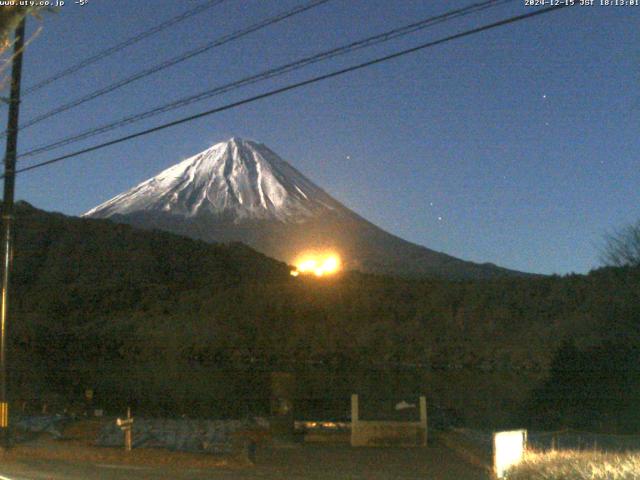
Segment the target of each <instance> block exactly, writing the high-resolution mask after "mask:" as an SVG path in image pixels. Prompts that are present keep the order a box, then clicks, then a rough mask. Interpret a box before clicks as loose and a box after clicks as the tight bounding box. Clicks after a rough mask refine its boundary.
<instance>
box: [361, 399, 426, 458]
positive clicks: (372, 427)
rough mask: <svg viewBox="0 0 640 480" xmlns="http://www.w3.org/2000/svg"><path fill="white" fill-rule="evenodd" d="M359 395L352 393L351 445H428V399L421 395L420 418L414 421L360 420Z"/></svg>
mask: <svg viewBox="0 0 640 480" xmlns="http://www.w3.org/2000/svg"><path fill="white" fill-rule="evenodd" d="M359 414H360V409H359V405H358V395H356V394H353V395H351V446H353V447H377V446H391V445H394V446H402V447H424V446H426V445H427V400H426V398H425V397H423V396H421V397H420V419H419V420H416V421H414V422H403V421H384V420H360V418H359Z"/></svg>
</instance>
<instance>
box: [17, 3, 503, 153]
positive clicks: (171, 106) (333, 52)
mask: <svg viewBox="0 0 640 480" xmlns="http://www.w3.org/2000/svg"><path fill="white" fill-rule="evenodd" d="M513 1H514V0H488V1H484V2H480V3H476V4H473V5H469V6H467V7H464V8H460V9H457V10H453V11H450V12H447V13H444V14H441V15H437V16H434V17H429V18H426V19H424V20H421V21H419V22H414V23H411V24H409V25H406V26H403V27H399V28H395V29H392V30H389V31H387V32H384V33H381V34H377V35H374V36H371V37H368V38H365V39H363V40H358V41H355V42H352V43H350V44H347V45H345V46H342V47H338V48H333V49H330V50H326V51H323V52H320V53H317V54H314V55H311V56H308V57H304V58H302V59H300V60H297V61H295V62H291V63H287V64H285V65H282V66H279V67H276V68H272V69H269V70H266V71H263V72H261V73H258V74H256V75H252V76H249V77H245V78H242V79H240V80H236V81H233V82H231V83H227V84H224V85H221V86H218V87H215V88H213V89H209V90H205V91H204V92H200V93H198V94H195V95H190V96H188V97H184V98H181V99H178V100H175V101H173V102H170V103H167V104H164V105H161V106H159V107H156V108H153V109H151V110H147V111H145V112H141V113H137V114H134V115H130V116H127V117H124V118H121V119H120V120H117V121H115V122H111V123H108V124H105V125H102V126H99V127H96V128H92V129H89V130H85V131H84V132H80V133H78V134H75V135H71V136H68V137H65V138H62V139H60V140H57V141H56V142H54V143H51V144H47V145H44V146H40V147H37V148H35V149H33V150H30V151H27V152H25V153H23V154H22V155H20V156H19V158H22V159H24V158H25V157H30V156H34V155H39V154H41V153H44V152H47V151H50V150H54V149H57V148H60V147H63V146H66V145H70V144H73V143H76V142H79V141H81V140H85V139H87V138H90V137H93V136H96V135H99V134H101V133H106V132H109V131H111V130H114V129H116V128H119V127H122V126H125V125H129V124H132V123H136V122H138V121H141V120H145V119H148V118H151V117H154V116H156V115H159V114H161V113H165V112H168V111H171V110H175V109H177V108H181V107H184V106H187V105H190V104H192V103H195V102H199V101H202V100H206V99H208V98H211V97H214V96H217V95H220V94H223V93H227V92H230V91H232V90H236V89H238V88H241V87H244V86H247V85H251V84H255V83H258V82H261V81H264V80H267V79H270V78H274V77H277V76H280V75H283V74H286V73H289V72H292V71H294V70H298V69H300V68H303V67H306V66H308V65H311V64H314V63H318V62H321V61H325V60H329V59H331V58H334V57H337V56H340V55H345V54H347V53H351V52H354V51H356V50H360V49H363V48H368V47H372V46H374V45H378V44H380V43H383V42H387V41H390V40H393V39H396V38H399V37H402V36H405V35H409V34H411V33H415V32H417V31H420V30H423V29H425V28H427V27H431V26H434V25H437V24H440V23H444V22H446V21H450V20H453V19H455V18H459V17H462V16H465V15H469V14H471V13H477V12H480V11H483V10H486V9H488V8H493V7H496V6H499V5H502V4H505V3H509V2H513Z"/></svg>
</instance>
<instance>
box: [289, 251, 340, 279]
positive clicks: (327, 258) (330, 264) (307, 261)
mask: <svg viewBox="0 0 640 480" xmlns="http://www.w3.org/2000/svg"><path fill="white" fill-rule="evenodd" d="M295 266H296V269H295V270H293V271H291V275H293V276H294V277H297V276H298V275H300V274H301V273H302V274H311V275H315V276H316V277H324V276H326V275H333V274H335V273H337V272H339V271H340V269H341V267H342V263H341V261H340V257H339V256H338V255H336V254H335V253H327V254H309V253H308V254H304V255H302V256H300V257H299V258H298V260H297V261H296V262H295Z"/></svg>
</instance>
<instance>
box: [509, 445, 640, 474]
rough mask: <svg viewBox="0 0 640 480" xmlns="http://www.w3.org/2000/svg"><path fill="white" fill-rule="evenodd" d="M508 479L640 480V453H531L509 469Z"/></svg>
mask: <svg viewBox="0 0 640 480" xmlns="http://www.w3.org/2000/svg"><path fill="white" fill-rule="evenodd" d="M507 478H508V479H509V480H543V479H544V480H587V479H589V480H601V479H602V480H605V479H606V480H630V479H640V453H635V452H630V453H603V452H596V451H575V450H568V451H552V452H540V453H537V452H528V453H527V454H526V456H525V459H524V461H523V462H522V463H521V464H519V465H518V466H516V467H513V468H512V469H510V470H509V472H508V476H507Z"/></svg>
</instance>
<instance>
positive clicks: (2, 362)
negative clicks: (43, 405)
mask: <svg viewBox="0 0 640 480" xmlns="http://www.w3.org/2000/svg"><path fill="white" fill-rule="evenodd" d="M25 23H26V17H25V18H23V19H22V21H21V22H20V24H19V25H18V28H16V31H15V34H14V54H13V65H12V68H11V97H10V99H9V121H8V122H7V148H6V154H5V157H4V197H3V203H2V224H3V232H2V233H3V237H2V244H3V247H4V252H3V257H2V298H1V299H0V300H1V304H0V440H1V441H2V446H3V447H4V448H8V447H9V441H10V439H9V402H8V399H7V321H8V314H9V280H10V276H11V267H12V265H13V230H12V229H13V197H14V192H15V184H16V154H17V150H18V112H19V110H20V79H21V77H22V53H23V50H24V33H25Z"/></svg>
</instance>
